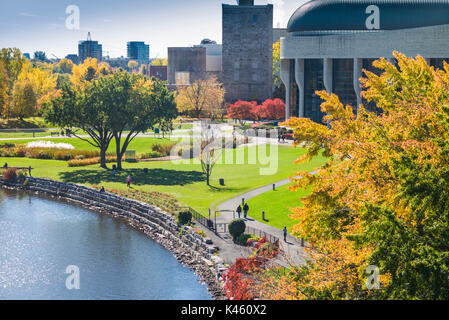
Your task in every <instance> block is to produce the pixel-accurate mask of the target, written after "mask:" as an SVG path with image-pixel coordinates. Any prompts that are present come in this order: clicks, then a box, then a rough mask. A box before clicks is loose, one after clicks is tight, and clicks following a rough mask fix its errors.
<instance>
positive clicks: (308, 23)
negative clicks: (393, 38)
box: [287, 0, 449, 32]
mask: <svg viewBox="0 0 449 320" xmlns="http://www.w3.org/2000/svg"><path fill="white" fill-rule="evenodd" d="M373 5H374V6H377V7H378V8H379V11H378V12H379V19H380V25H379V29H380V30H396V29H406V28H417V27H426V26H435V25H442V24H449V0H313V1H310V2H307V3H305V4H304V5H302V6H301V7H300V8H299V9H298V10H296V12H295V13H294V14H293V16H292V17H291V18H290V21H289V23H288V27H287V29H288V32H304V31H349V30H354V31H357V30H367V29H369V28H367V23H366V21H367V19H369V17H370V16H371V15H372V14H373V11H372V7H371V8H368V7H369V6H373ZM371 21H372V20H371Z"/></svg>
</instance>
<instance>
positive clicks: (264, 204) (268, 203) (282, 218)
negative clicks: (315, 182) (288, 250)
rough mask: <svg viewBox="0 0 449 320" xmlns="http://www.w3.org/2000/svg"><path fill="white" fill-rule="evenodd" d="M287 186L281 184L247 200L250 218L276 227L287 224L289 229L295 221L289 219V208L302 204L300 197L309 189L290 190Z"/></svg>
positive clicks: (282, 226) (307, 192)
mask: <svg viewBox="0 0 449 320" xmlns="http://www.w3.org/2000/svg"><path fill="white" fill-rule="evenodd" d="M288 187H289V186H288V185H286V186H282V187H279V188H277V190H276V191H269V192H266V193H264V194H261V195H259V196H257V197H255V198H253V199H251V200H249V201H248V205H249V207H250V216H251V218H254V219H256V220H257V221H260V222H263V223H266V224H268V225H270V226H273V227H276V228H278V229H283V228H284V227H285V226H287V228H288V229H289V230H291V228H292V227H293V226H294V225H295V224H296V223H297V222H296V221H295V220H292V219H290V217H289V215H290V214H292V212H291V211H290V209H292V208H295V207H300V206H302V203H301V198H302V197H304V196H306V195H308V194H309V193H310V190H300V191H298V192H292V191H290V190H288ZM262 211H265V219H266V220H268V221H263V220H262Z"/></svg>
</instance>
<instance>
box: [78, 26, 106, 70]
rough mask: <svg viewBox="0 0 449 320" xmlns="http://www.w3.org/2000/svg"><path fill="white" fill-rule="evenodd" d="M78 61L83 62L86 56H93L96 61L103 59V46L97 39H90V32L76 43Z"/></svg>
mask: <svg viewBox="0 0 449 320" xmlns="http://www.w3.org/2000/svg"><path fill="white" fill-rule="evenodd" d="M78 57H79V62H81V63H83V62H84V60H86V59H87V58H95V59H97V60H98V61H101V60H102V59H103V46H102V45H101V44H99V43H98V41H92V39H91V37H90V32H89V34H88V35H87V40H86V41H80V42H79V44H78Z"/></svg>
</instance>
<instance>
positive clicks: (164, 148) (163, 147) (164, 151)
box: [151, 142, 177, 157]
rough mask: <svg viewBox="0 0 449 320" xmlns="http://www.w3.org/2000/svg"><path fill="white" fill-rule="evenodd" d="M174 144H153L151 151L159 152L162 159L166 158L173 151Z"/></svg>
mask: <svg viewBox="0 0 449 320" xmlns="http://www.w3.org/2000/svg"><path fill="white" fill-rule="evenodd" d="M176 144H177V143H176V142H171V143H156V144H154V145H153V146H152V147H151V149H152V150H153V151H156V152H159V153H160V154H161V155H162V157H167V156H169V155H170V153H171V150H172V149H173V147H174V146H175V145H176Z"/></svg>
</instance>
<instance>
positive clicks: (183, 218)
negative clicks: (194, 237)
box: [178, 211, 192, 226]
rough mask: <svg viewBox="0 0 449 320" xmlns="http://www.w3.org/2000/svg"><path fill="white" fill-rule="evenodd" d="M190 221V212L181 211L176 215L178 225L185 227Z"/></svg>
mask: <svg viewBox="0 0 449 320" xmlns="http://www.w3.org/2000/svg"><path fill="white" fill-rule="evenodd" d="M191 221H192V213H191V212H190V211H181V212H180V213H179V214H178V225H180V226H185V225H186V224H190V222H191Z"/></svg>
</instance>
